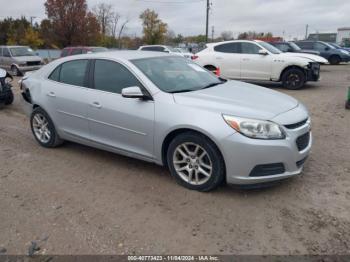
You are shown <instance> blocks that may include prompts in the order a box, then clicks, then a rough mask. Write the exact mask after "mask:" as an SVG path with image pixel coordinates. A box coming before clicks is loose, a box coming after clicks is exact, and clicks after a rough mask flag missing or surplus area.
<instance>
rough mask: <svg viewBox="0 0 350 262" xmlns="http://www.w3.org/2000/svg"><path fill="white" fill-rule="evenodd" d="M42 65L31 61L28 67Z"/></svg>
mask: <svg viewBox="0 0 350 262" xmlns="http://www.w3.org/2000/svg"><path fill="white" fill-rule="evenodd" d="M37 65H40V61H30V62H27V66H37Z"/></svg>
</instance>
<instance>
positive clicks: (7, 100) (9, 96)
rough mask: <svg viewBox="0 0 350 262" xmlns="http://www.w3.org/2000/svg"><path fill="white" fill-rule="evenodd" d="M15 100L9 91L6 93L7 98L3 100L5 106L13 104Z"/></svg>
mask: <svg viewBox="0 0 350 262" xmlns="http://www.w3.org/2000/svg"><path fill="white" fill-rule="evenodd" d="M14 99H15V97H14V95H13V92H12V90H11V89H10V90H9V91H8V94H7V97H6V99H5V105H7V106H8V105H11V104H12V103H13V100H14Z"/></svg>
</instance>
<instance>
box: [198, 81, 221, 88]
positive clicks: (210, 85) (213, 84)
mask: <svg viewBox="0 0 350 262" xmlns="http://www.w3.org/2000/svg"><path fill="white" fill-rule="evenodd" d="M225 82H226V81H221V82H219V83H211V84H209V85H206V86H204V87H202V88H201V90H202V89H207V88H210V87H214V86H217V85H222V84H223V83H225Z"/></svg>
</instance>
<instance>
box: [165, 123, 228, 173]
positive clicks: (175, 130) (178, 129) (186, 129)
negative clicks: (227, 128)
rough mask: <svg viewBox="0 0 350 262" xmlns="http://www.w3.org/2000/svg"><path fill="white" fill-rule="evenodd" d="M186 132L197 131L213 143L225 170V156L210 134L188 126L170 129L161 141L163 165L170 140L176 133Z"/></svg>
mask: <svg viewBox="0 0 350 262" xmlns="http://www.w3.org/2000/svg"><path fill="white" fill-rule="evenodd" d="M187 132H192V133H197V134H199V135H201V136H204V137H205V138H206V139H208V140H209V141H211V142H212V143H213V145H215V146H216V148H217V150H218V152H219V153H220V155H221V157H222V159H223V161H224V164H225V170H226V163H225V158H224V156H223V154H222V152H221V150H220V148H219V147H218V145H217V142H216V141H215V140H214V139H213V138H212V137H210V135H208V134H206V132H202V131H200V130H196V129H194V128H190V127H182V128H177V129H174V130H172V131H171V132H169V133H168V134H167V135H166V136H165V138H164V140H163V143H162V149H161V157H162V163H163V165H164V166H165V167H168V163H167V152H168V148H169V145H170V143H171V141H172V140H173V139H174V138H175V137H177V136H178V135H180V134H183V133H187Z"/></svg>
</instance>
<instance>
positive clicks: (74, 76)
mask: <svg viewBox="0 0 350 262" xmlns="http://www.w3.org/2000/svg"><path fill="white" fill-rule="evenodd" d="M87 65H88V60H74V61H70V62H66V63H64V64H62V65H61V73H60V82H61V83H65V84H69V85H74V86H84V80H85V74H86V69H87Z"/></svg>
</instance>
